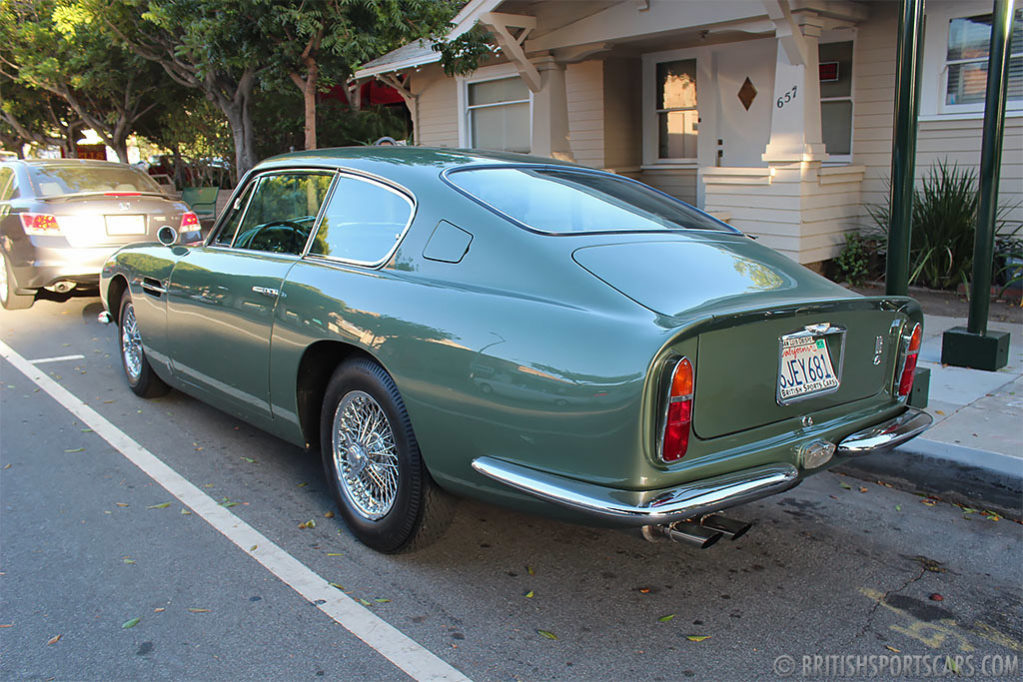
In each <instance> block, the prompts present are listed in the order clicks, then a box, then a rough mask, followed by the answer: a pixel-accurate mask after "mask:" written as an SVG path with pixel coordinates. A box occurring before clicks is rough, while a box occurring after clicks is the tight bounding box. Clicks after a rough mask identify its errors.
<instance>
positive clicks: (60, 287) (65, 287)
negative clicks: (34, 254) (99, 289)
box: [46, 279, 78, 294]
mask: <svg viewBox="0 0 1023 682" xmlns="http://www.w3.org/2000/svg"><path fill="white" fill-rule="evenodd" d="M76 286H78V285H77V284H75V283H74V282H70V281H68V280H66V279H62V280H60V281H59V282H54V283H53V284H52V285H51V286H48V287H46V288H47V289H49V290H50V291H54V292H56V293H58V294H66V293H67V292H69V291H71V290H72V289H74V288H75V287H76Z"/></svg>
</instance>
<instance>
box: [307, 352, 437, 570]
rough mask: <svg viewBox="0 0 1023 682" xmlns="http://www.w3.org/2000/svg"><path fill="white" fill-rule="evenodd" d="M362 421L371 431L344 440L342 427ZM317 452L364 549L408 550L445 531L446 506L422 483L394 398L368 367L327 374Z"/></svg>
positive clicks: (387, 382)
mask: <svg viewBox="0 0 1023 682" xmlns="http://www.w3.org/2000/svg"><path fill="white" fill-rule="evenodd" d="M346 420H347V422H346ZM374 420H375V423H374ZM367 422H368V423H370V424H373V426H372V428H370V429H369V430H368V431H367V430H364V429H359V430H358V432H359V436H358V437H356V438H353V437H352V435H351V434H353V433H355V430H350V433H349V435H348V436H346V435H345V433H344V431H345V429H344V428H343V427H344V426H345V424H346V423H347V424H349V425H351V424H360V425H361V424H365V423H367ZM335 434H337V439H336V440H335V437H334V436H335ZM345 443H347V444H348V445H347V447H346V446H345ZM320 452H321V454H322V457H323V469H324V472H325V474H326V477H327V482H328V483H329V485H330V488H331V492H332V493H333V495H334V499H335V501H336V502H337V505H338V509H339V510H340V511H341V516H342V518H344V520H345V523H347V524H348V528H349V529H350V530H351V531H352V534H353V535H355V537H356V538H358V539H359V541H361V542H362V543H363V544H365V545H367V546H368V547H371V548H373V549H375V550H377V551H378V552H383V553H386V554H395V553H398V552H408V551H412V550H415V549H419V548H421V547H425V546H426V545H428V544H430V543H431V542H433V541H434V540H436V539H437V538H439V537H440V536H441V535H443V533H444V531H445V530H446V529H447V527H448V525H449V524H450V522H451V517H452V516H453V513H454V500H453V498H452V497H451V496H450V495H448V494H447V493H445V492H444V491H443V490H441V489H440V487H438V486H437V484H436V483H434V481H433V479H432V478H431V477H430V473H429V472H428V471H427V470H426V466H425V464H424V463H423V457H422V455H421V453H420V452H419V444H418V443H417V442H416V437H415V434H414V433H413V432H412V424H411V422H410V421H409V417H408V413H407V412H406V411H405V404H404V402H403V401H402V399H401V394H399V393H398V388H397V387H396V386H395V385H394V381H393V380H392V379H391V377H390V375H388V374H387V372H386V371H384V369H383V368H382V367H380V365H378V364H376V363H375V362H372V361H371V360H366V359H361V358H360V359H357V360H349V361H347V362H345V363H343V364H341V365H340V366H338V368H337V369H336V370H335V371H334V375H333V376H332V377H331V379H330V383H329V384H327V390H326V393H325V394H324V398H323V406H322V408H321V413H320ZM335 453H337V456H335Z"/></svg>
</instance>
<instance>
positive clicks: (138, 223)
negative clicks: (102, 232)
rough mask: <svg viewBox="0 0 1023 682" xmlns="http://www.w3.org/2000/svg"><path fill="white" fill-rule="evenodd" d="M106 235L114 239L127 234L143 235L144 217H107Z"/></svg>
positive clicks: (144, 229) (144, 231)
mask: <svg viewBox="0 0 1023 682" xmlns="http://www.w3.org/2000/svg"><path fill="white" fill-rule="evenodd" d="M106 219H107V234H108V235H110V236H112V237H116V236H120V235H127V234H145V233H146V217H145V216H141V215H108V216H107V217H106Z"/></svg>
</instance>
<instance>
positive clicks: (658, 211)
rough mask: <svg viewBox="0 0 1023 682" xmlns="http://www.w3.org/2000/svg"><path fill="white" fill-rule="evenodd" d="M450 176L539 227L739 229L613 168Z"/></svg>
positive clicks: (569, 230)
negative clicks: (613, 171) (619, 174)
mask: <svg viewBox="0 0 1023 682" xmlns="http://www.w3.org/2000/svg"><path fill="white" fill-rule="evenodd" d="M448 178H449V179H450V181H451V182H452V183H454V184H455V185H456V186H457V187H459V188H460V189H462V190H464V191H465V192H467V193H469V194H470V195H471V196H473V197H475V198H476V199H479V200H480V201H482V202H483V203H485V204H487V205H488V206H490V207H491V208H492V209H494V210H495V211H497V212H498V213H501V214H503V215H505V216H507V217H508V218H511V219H512V220H514V221H516V222H518V223H521V224H522V225H525V226H526V227H528V228H530V229H533V230H537V231H539V232H547V233H552V234H575V233H580V232H660V231H664V230H716V231H721V232H734V230H733V229H732V228H730V227H729V226H727V225H725V224H724V223H722V222H719V221H717V220H715V219H714V218H711V217H710V216H708V215H706V214H705V213H703V212H701V211H698V210H697V209H695V208H693V207H692V206H689V205H688V204H684V203H682V202H680V201H677V200H675V199H672V198H671V197H669V196H667V195H664V194H661V193H660V192H657V191H655V190H653V189H650V188H649V187H647V186H646V185H643V184H641V183H638V182H633V181H631V180H628V179H626V178H621V177H617V176H614V175H611V174H608V173H590V172H586V171H575V170H566V169H563V168H546V167H522V166H512V167H503V168H479V169H475V168H473V169H467V170H462V171H456V172H453V173H451V174H449V176H448Z"/></svg>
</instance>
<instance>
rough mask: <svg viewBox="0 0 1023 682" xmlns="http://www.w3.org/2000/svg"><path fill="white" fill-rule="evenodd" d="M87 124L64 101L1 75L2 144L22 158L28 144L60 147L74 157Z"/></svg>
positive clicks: (0, 123)
mask: <svg viewBox="0 0 1023 682" xmlns="http://www.w3.org/2000/svg"><path fill="white" fill-rule="evenodd" d="M84 127H85V124H84V122H83V121H82V120H81V118H79V117H78V115H77V114H76V113H75V112H74V110H73V109H71V107H70V106H68V104H67V102H65V101H64V100H63V99H61V98H59V97H57V96H56V95H53V94H51V93H49V92H46V91H45V90H36V89H33V88H28V87H25V86H24V85H21V84H20V83H18V82H17V81H13V80H11V79H10V78H8V77H6V76H2V75H0V141H2V142H3V144H4V146H5V147H10V148H11V149H12V150H13V151H15V152H17V154H18V156H19V157H20V156H21V148H22V146H23V145H26V144H37V145H39V146H42V147H53V146H56V147H60V148H61V149H63V150H64V155H65V156H67V157H73V156H74V155H75V148H76V145H75V140H76V139H77V138H78V134H79V133H80V132H81V131H82V129H83V128H84Z"/></svg>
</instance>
